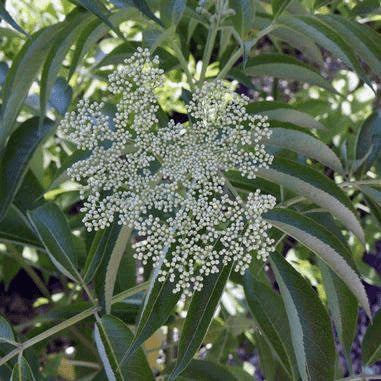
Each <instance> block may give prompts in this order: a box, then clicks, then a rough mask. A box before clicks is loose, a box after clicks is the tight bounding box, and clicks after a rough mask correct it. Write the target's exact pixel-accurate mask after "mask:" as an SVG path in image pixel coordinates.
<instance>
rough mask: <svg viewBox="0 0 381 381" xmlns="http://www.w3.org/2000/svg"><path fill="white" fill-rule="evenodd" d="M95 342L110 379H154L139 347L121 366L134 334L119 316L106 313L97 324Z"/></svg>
mask: <svg viewBox="0 0 381 381" xmlns="http://www.w3.org/2000/svg"><path fill="white" fill-rule="evenodd" d="M94 336H95V342H96V345H97V349H98V352H99V355H100V357H101V359H102V362H103V366H104V368H105V371H106V374H107V377H108V379H109V380H118V381H142V380H144V381H146V380H147V381H151V380H152V381H153V380H154V377H153V375H152V372H151V369H150V368H149V365H148V363H147V360H146V358H145V356H144V353H143V351H142V350H141V349H139V350H138V351H137V352H136V353H135V354H134V355H133V356H132V357H131V358H130V359H129V361H128V362H127V363H126V364H124V365H122V366H120V367H119V363H120V361H121V359H122V356H123V354H124V352H125V349H126V346H128V345H129V344H130V343H131V340H132V338H133V334H132V332H131V331H130V329H129V328H128V327H127V325H126V324H124V323H123V322H122V321H121V320H119V319H118V318H116V317H114V316H111V315H105V316H103V317H102V318H101V319H100V320H99V321H98V322H97V323H96V325H95V328H94Z"/></svg>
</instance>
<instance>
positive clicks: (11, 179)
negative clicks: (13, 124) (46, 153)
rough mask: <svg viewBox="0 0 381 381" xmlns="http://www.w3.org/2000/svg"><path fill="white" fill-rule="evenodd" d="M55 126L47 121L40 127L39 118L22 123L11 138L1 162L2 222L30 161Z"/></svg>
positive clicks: (0, 208)
mask: <svg viewBox="0 0 381 381" xmlns="http://www.w3.org/2000/svg"><path fill="white" fill-rule="evenodd" d="M53 126H54V124H53V122H52V121H51V120H50V119H45V120H44V121H43V123H42V125H41V128H40V126H39V118H37V117H35V118H31V119H28V120H26V121H25V122H24V123H22V124H21V125H20V126H19V128H18V129H17V130H16V131H15V132H14V133H13V134H12V135H11V137H10V138H9V141H8V144H7V147H6V149H5V152H4V157H3V159H2V161H1V162H0V178H1V179H2V180H1V182H0V220H1V219H2V218H4V216H5V214H6V212H7V210H8V207H9V205H10V204H11V202H12V201H13V199H14V197H15V195H16V193H17V191H18V189H19V187H20V185H21V183H22V181H23V178H24V176H25V174H26V172H27V170H28V166H29V164H30V160H31V159H32V157H33V154H34V152H35V151H36V149H37V148H38V146H39V145H40V144H41V142H42V141H43V140H44V139H45V138H46V137H47V135H48V134H49V133H50V132H51V131H52V128H53Z"/></svg>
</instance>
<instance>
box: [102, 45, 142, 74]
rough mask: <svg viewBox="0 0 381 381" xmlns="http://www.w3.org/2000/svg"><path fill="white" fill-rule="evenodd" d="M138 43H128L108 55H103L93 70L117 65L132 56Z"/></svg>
mask: <svg viewBox="0 0 381 381" xmlns="http://www.w3.org/2000/svg"><path fill="white" fill-rule="evenodd" d="M138 46H139V43H138V42H137V41H128V42H124V43H123V44H120V45H118V46H117V47H115V48H114V49H113V50H112V51H111V52H110V53H108V54H107V55H105V56H104V57H103V58H102V59H101V60H100V61H99V62H98V63H97V64H96V65H95V68H100V67H103V66H108V65H118V64H120V63H121V62H122V61H123V60H124V59H126V58H128V57H130V56H132V55H133V54H134V53H135V51H136V49H137V47H138Z"/></svg>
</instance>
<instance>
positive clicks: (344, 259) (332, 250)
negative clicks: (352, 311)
mask: <svg viewBox="0 0 381 381" xmlns="http://www.w3.org/2000/svg"><path fill="white" fill-rule="evenodd" d="M264 218H266V220H267V221H269V222H270V223H271V224H272V225H273V226H275V227H276V228H278V229H280V230H281V231H283V232H284V233H286V234H288V235H290V236H291V237H293V238H295V239H296V240H298V241H299V242H300V243H302V244H303V245H304V246H306V247H307V248H308V249H310V250H311V251H313V252H314V253H315V254H316V255H317V256H318V257H319V258H321V259H322V260H323V261H324V262H325V263H326V264H327V265H328V266H329V267H330V268H331V269H332V271H334V272H335V273H336V274H337V275H338V276H339V277H340V278H341V279H342V280H343V282H344V283H345V284H346V286H347V287H348V288H349V289H350V290H351V291H352V293H353V295H355V296H356V298H357V300H358V301H359V303H360V304H361V306H363V308H364V309H365V311H366V312H367V314H368V315H369V316H370V307H369V302H368V298H367V295H366V292H365V289H364V286H363V285H362V283H361V280H360V278H359V276H358V275H357V271H356V267H355V264H354V261H353V259H352V257H351V252H350V250H349V248H348V247H347V246H345V245H344V244H343V243H342V242H341V241H340V239H339V238H337V237H336V236H335V235H334V234H332V233H331V232H330V231H329V230H327V229H326V228H324V226H322V225H320V224H318V223H317V222H315V221H314V220H313V219H312V218H309V217H306V216H304V215H302V214H300V213H298V212H295V211H293V210H291V209H285V208H276V209H273V210H271V211H269V212H266V213H265V215H264Z"/></svg>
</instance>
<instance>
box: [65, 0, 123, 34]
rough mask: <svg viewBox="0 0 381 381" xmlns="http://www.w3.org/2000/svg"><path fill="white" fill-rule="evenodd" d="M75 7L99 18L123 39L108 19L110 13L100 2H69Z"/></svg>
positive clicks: (83, 0)
mask: <svg viewBox="0 0 381 381" xmlns="http://www.w3.org/2000/svg"><path fill="white" fill-rule="evenodd" d="M70 1H71V2H72V3H74V4H76V5H80V6H82V7H83V8H85V9H87V10H88V11H90V12H91V13H94V15H95V16H97V17H99V18H100V19H101V20H102V21H103V22H104V23H105V24H106V25H107V26H108V27H109V28H111V29H112V30H113V31H114V32H115V33H116V34H117V35H118V36H119V37H120V38H122V39H124V36H123V33H122V32H121V31H120V30H119V28H118V27H117V26H116V25H115V24H114V23H113V22H112V20H111V19H110V11H109V10H108V9H107V8H106V7H105V5H104V4H103V3H102V1H100V0H70Z"/></svg>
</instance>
